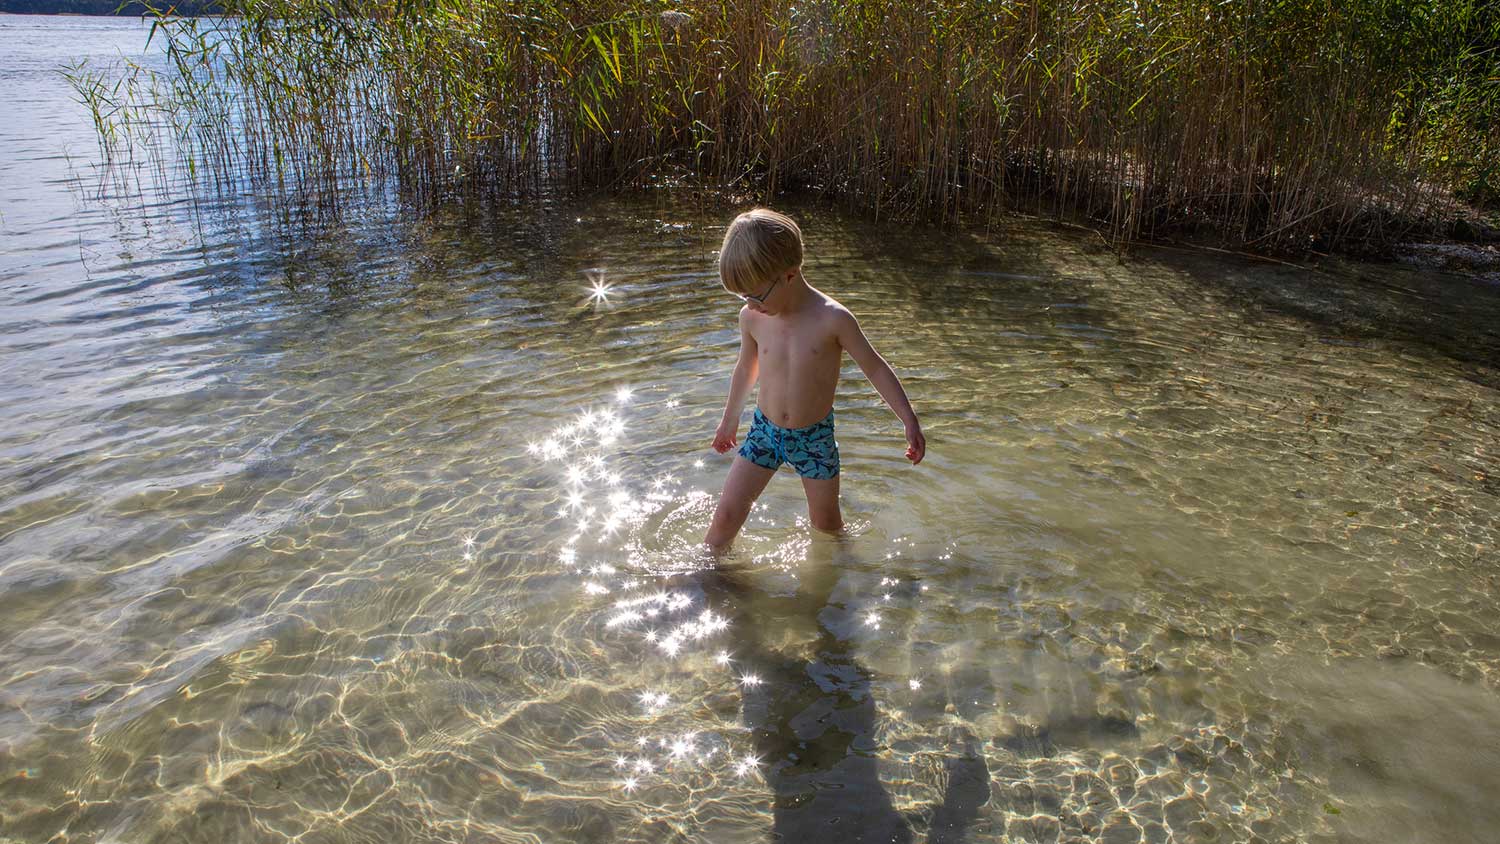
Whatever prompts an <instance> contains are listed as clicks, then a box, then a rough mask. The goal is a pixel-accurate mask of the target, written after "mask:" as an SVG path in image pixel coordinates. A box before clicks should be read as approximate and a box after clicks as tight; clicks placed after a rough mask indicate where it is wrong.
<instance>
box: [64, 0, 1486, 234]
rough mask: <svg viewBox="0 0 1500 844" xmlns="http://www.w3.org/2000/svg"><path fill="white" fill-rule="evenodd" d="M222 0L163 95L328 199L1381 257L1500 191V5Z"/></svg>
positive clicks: (258, 172)
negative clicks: (779, 203) (516, 201)
mask: <svg viewBox="0 0 1500 844" xmlns="http://www.w3.org/2000/svg"><path fill="white" fill-rule="evenodd" d="M224 6H225V8H226V10H227V11H228V12H229V15H230V16H228V17H216V18H171V17H162V18H160V19H159V20H158V21H157V25H156V27H154V29H153V35H154V37H156V38H163V37H164V38H165V39H166V40H167V43H168V52H169V55H170V57H171V59H172V67H173V68H174V78H173V79H171V81H170V82H169V83H167V84H161V85H158V87H157V89H156V90H157V100H158V101H157V103H156V107H157V108H159V109H164V110H166V111H167V112H168V113H170V114H171V115H172V120H171V121H170V125H172V126H174V127H176V131H177V132H178V134H179V136H180V137H181V139H183V140H188V141H190V142H191V143H190V145H189V146H190V148H191V155H192V160H193V163H194V165H195V168H197V171H198V172H200V173H204V174H212V175H214V176H216V177H218V178H219V179H228V180H235V179H241V178H250V179H255V180H260V181H262V182H264V183H265V184H267V185H270V186H272V187H274V188H275V189H276V191H277V192H279V193H281V194H283V195H289V196H297V197H301V198H303V199H304V200H306V199H312V200H313V201H315V202H321V203H329V202H333V201H335V200H334V198H335V197H336V196H337V194H338V190H339V186H340V185H344V184H346V183H347V182H348V181H349V180H351V179H352V180H360V181H364V182H367V183H371V182H373V183H375V184H379V185H388V186H393V187H395V188H397V189H399V190H400V191H401V192H402V195H403V196H405V197H407V198H408V199H410V200H412V201H415V202H417V203H419V204H426V203H430V202H433V201H440V200H442V199H445V198H448V197H451V196H454V195H456V194H457V195H505V196H513V195H525V194H528V193H533V192H540V191H546V190H553V189H557V188H558V187H560V186H562V187H568V186H571V187H609V188H619V187H633V186H650V185H657V184H663V183H673V184H693V185H704V186H710V187H714V188H727V189H731V190H739V191H745V192H749V193H753V194H755V195H758V196H762V197H769V196H771V195H774V194H776V193H777V192H780V191H783V190H803V191H813V192H817V193H820V194H824V195H829V196H833V197H837V198H839V199H841V200H843V201H846V202H848V203H850V204H853V205H856V206H860V207H865V208H867V209H869V210H870V211H872V212H874V213H876V214H878V215H881V216H905V217H923V218H929V219H957V218H961V217H964V216H966V215H971V214H988V213H992V212H995V211H999V210H1004V209H1007V208H1021V209H1027V210H1033V211H1040V212H1041V213H1045V214H1049V215H1054V214H1055V215H1058V216H1070V217H1081V218H1083V219H1086V220H1088V221H1089V222H1090V223H1091V224H1092V225H1095V226H1097V227H1099V228H1100V229H1102V230H1103V231H1104V232H1105V233H1106V234H1107V235H1108V236H1109V237H1110V238H1111V239H1112V240H1113V241H1115V242H1116V243H1126V242H1129V241H1131V240H1135V239H1138V238H1142V237H1148V238H1149V237H1160V236H1164V235H1168V234H1174V233H1179V232H1195V231H1200V232H1207V233H1211V234H1212V235H1213V236H1215V237H1217V238H1219V239H1222V240H1226V241H1228V242H1230V243H1234V244H1237V245H1240V246H1243V247H1246V248H1252V249H1257V250H1268V251H1269V250H1303V249H1361V248H1378V247H1380V246H1381V245H1383V244H1386V243H1389V242H1390V240H1391V239H1392V238H1394V237H1397V236H1400V235H1402V234H1406V233H1409V232H1410V231H1411V230H1412V229H1413V227H1418V226H1429V227H1430V226H1434V225H1441V224H1442V223H1443V221H1444V220H1447V219H1449V218H1450V217H1451V216H1452V214H1453V213H1454V209H1455V208H1456V207H1458V205H1457V204H1458V203H1461V202H1470V203H1493V202H1495V201H1496V199H1497V191H1500V71H1497V70H1496V67H1500V58H1497V56H1500V54H1497V48H1500V9H1497V5H1496V4H1493V3H1491V2H1488V0H1421V2H1408V1H1407V0H1346V2H1337V3H1330V2H1327V0H998V1H997V2H990V1H989V0H859V2H843V0H682V2H670V3H669V2H627V0H618V2H608V0H581V2H565V3H564V2H557V0H519V1H518V0H415V2H413V0H375V2H373V3H359V4H356V3H353V2H352V0H227V2H225V3H224ZM80 78H81V79H83V83H87V82H88V79H87V78H85V77H83V76H80ZM94 81H95V82H97V81H98V80H97V79H95V80H94ZM96 91H97V86H96ZM96 114H97V107H96Z"/></svg>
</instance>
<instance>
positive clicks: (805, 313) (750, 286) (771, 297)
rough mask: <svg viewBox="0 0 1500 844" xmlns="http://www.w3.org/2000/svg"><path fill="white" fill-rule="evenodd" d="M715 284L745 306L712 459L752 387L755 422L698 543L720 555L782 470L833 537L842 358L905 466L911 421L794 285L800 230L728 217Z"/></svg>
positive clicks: (919, 443) (810, 291)
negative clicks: (894, 429)
mask: <svg viewBox="0 0 1500 844" xmlns="http://www.w3.org/2000/svg"><path fill="white" fill-rule="evenodd" d="M719 278H720V280H721V281H722V282H723V284H724V288H725V289H726V290H728V291H729V292H730V293H733V294H735V295H737V296H739V297H740V299H741V300H742V301H744V303H745V306H744V307H742V308H740V356H739V360H738V361H737V362H736V363H735V365H734V375H733V377H732V378H731V379H730V381H729V402H728V404H726V405H725V407H724V419H723V421H721V422H720V423H719V430H718V431H717V432H715V433H714V450H715V451H717V452H718V453H720V454H723V453H724V452H726V451H728V450H729V449H731V448H734V447H735V445H736V441H735V435H736V433H738V431H739V427H740V411H741V409H742V408H743V407H744V405H745V399H746V397H747V396H748V395H749V393H750V388H751V387H752V386H754V385H755V382H756V380H757V379H759V381H760V395H759V397H758V398H757V400H756V404H757V407H756V409H755V421H754V422H753V423H752V424H751V426H750V433H749V434H748V435H746V437H745V443H744V445H741V446H740V450H739V456H738V457H736V458H735V461H734V465H733V466H731V467H730V469H729V477H728V478H726V479H725V481H724V492H723V493H722V494H721V495H720V496H719V507H718V510H717V511H715V513H714V520H713V524H712V525H710V526H709V528H708V535H707V536H706V537H704V540H703V541H704V543H705V544H707V545H708V547H709V548H710V549H711V550H713V551H714V552H716V553H718V552H722V551H724V550H726V549H727V548H728V547H729V545H730V543H732V542H733V541H734V537H735V536H736V535H737V534H738V533H739V532H740V527H742V526H743V525H744V524H745V518H746V517H747V516H749V515H750V505H751V504H754V503H755V499H756V498H757V497H759V496H760V493H761V491H762V490H764V489H765V488H766V483H767V482H769V481H770V480H771V476H772V475H774V474H776V470H777V469H778V468H780V466H781V464H782V463H790V464H791V465H792V468H793V469H796V470H797V474H798V475H800V476H801V477H802V489H803V491H804V492H805V493H806V494H807V512H808V516H809V517H811V520H812V525H813V527H815V528H817V529H818V530H824V531H837V530H839V529H840V528H842V527H843V526H844V520H843V517H842V516H841V515H840V514H839V446H838V442H836V441H835V440H834V438H833V395H834V389H835V388H836V387H837V386H838V382H839V365H840V363H841V362H842V358H843V353H844V352H848V353H849V357H851V358H853V359H854V362H855V363H857V364H859V368H860V369H861V370H863V371H864V373H865V377H866V378H868V379H870V383H871V384H873V385H874V386H875V389H876V391H877V392H879V393H880V397H881V398H883V399H885V403H886V404H887V405H889V406H890V408H891V410H893V411H895V413H896V416H897V417H899V418H900V419H901V423H902V424H903V425H905V426H906V446H907V448H906V459H907V460H910V461H911V462H912V463H913V464H917V463H920V462H922V456H923V455H924V454H925V453H926V451H927V441H926V439H924V438H923V436H922V426H921V425H920V424H918V422H917V414H916V413H915V412H913V411H912V409H911V402H910V401H908V400H907V398H906V391H905V390H903V389H901V382H900V381H899V380H897V378H896V373H894V372H892V371H891V367H890V364H888V363H886V362H885V359H884V358H882V357H881V356H880V355H879V353H877V352H876V351H875V349H874V348H872V347H871V346H870V341H868V340H866V339H865V335H864V333H863V332H861V331H860V330H859V323H858V322H856V321H855V319H854V315H853V314H851V313H849V310H848V309H847V308H845V307H844V306H843V305H840V304H839V303H838V302H835V301H834V300H833V299H832V298H831V297H829V296H827V295H825V294H824V293H822V292H821V291H819V290H818V289H816V288H814V287H813V286H812V285H810V284H808V283H807V280H806V279H805V278H803V277H802V230H801V229H799V228H798V227H797V224H796V223H794V222H792V220H791V218H789V217H786V216H784V215H782V214H778V213H776V212H775V211H771V210H769V209H766V208H756V209H754V210H752V211H747V212H745V213H744V214H741V215H739V216H738V217H736V218H734V222H732V223H730V224H729V231H727V232H726V233H725V234H724V245H723V247H722V248H721V249H720V251H719Z"/></svg>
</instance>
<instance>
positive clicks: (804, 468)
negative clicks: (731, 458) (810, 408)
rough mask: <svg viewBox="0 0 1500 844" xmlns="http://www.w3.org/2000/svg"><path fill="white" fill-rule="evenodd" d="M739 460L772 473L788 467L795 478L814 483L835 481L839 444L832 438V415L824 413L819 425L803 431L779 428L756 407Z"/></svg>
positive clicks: (837, 472) (801, 429)
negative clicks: (811, 480) (792, 470)
mask: <svg viewBox="0 0 1500 844" xmlns="http://www.w3.org/2000/svg"><path fill="white" fill-rule="evenodd" d="M740 456H741V457H743V458H745V459H746V460H749V461H750V462H751V463H754V464H755V465H757V466H761V467H763V468H766V469H771V470H773V471H774V470H776V469H780V468H781V464H783V463H790V464H792V468H793V469H796V470H797V474H799V475H801V476H802V477H804V478H812V479H813V480H815V481H824V480H828V479H829V478H836V477H838V474H839V444H838V441H837V440H835V439H834V438H833V411H831V410H830V411H828V415H827V416H825V417H823V421H822V422H818V423H817V424H814V425H808V426H807V427H806V428H783V427H781V426H780V425H777V424H776V423H774V422H772V421H771V420H769V419H767V418H766V415H765V414H764V413H761V412H760V408H758V407H757V408H756V409H755V421H754V422H752V423H751V424H750V433H749V434H747V435H746V436H745V442H744V443H742V444H741V445H740Z"/></svg>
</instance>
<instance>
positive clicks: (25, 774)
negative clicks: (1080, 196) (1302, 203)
mask: <svg viewBox="0 0 1500 844" xmlns="http://www.w3.org/2000/svg"><path fill="white" fill-rule="evenodd" d="M145 35H146V28H145V26H143V25H141V24H140V23H139V22H136V21H127V20H101V19H92V18H41V17H22V16H0V113H3V114H4V115H5V119H4V120H3V121H0V841H4V842H7V844H8V843H9V842H12V841H15V842H21V841H25V842H32V841H60V842H61V841H68V842H72V841H89V842H92V841H100V842H103V841H131V842H147V841H282V840H286V839H289V838H295V839H297V840H300V841H305V842H325V841H327V842H332V841H475V842H479V841H484V842H492V841H505V842H558V841H578V842H614V841H640V842H662V841H705V842H739V841H764V840H768V839H769V838H770V837H771V836H772V835H773V833H774V834H779V835H781V836H782V838H783V840H787V841H799V842H800V841H823V840H835V839H839V840H850V841H859V840H864V841H906V840H929V841H949V842H952V841H963V840H967V841H976V842H977V841H1005V840H1008V841H1015V842H1053V841H1098V842H1109V844H1120V843H1121V842H1142V841H1144V842H1166V841H1175V842H1199V841H1203V842H1207V841H1216V842H1229V841H1232V842H1291V841H1297V842H1302V841H1326V842H1371V844H1375V843H1376V842H1380V844H1386V843H1387V842H1399V841H1442V842H1467V841H1473V842H1481V841H1492V840H1493V838H1494V830H1495V829H1496V828H1497V827H1500V804H1497V802H1496V801H1495V800H1494V795H1495V794H1497V793H1500V696H1497V689H1500V634H1497V633H1496V606H1497V599H1500V567H1497V554H1496V546H1497V543H1500V535H1497V527H1496V517H1495V515H1494V514H1495V512H1496V510H1497V506H1500V465H1497V451H1496V443H1497V442H1500V400H1497V399H1500V396H1497V389H1500V377H1497V371H1496V368H1495V364H1496V361H1497V360H1500V355H1497V351H1500V335H1497V330H1500V329H1497V326H1500V293H1497V291H1496V289H1494V288H1493V287H1487V286H1485V285H1483V284H1482V283H1480V282H1476V281H1474V280H1472V279H1468V278H1465V277H1462V276H1450V275H1441V274H1434V273H1424V272H1417V271H1414V270H1408V269H1403V268H1399V267H1389V266H1374V265H1363V264H1356V263H1340V262H1326V263H1325V264H1324V265H1323V266H1321V267H1320V268H1318V269H1315V270H1303V269H1297V268H1293V267H1288V266H1281V265H1277V264H1272V263H1256V262H1248V261H1240V260H1237V259H1236V260H1232V259H1229V258H1226V257H1225V256H1221V255H1214V254H1211V253H1191V252H1178V251H1164V250H1162V251H1152V250H1146V251H1143V252H1141V253H1140V254H1139V255H1137V256H1136V257H1134V258H1132V259H1131V260H1129V261H1126V262H1121V261H1119V260H1117V259H1116V258H1115V257H1114V256H1113V255H1111V254H1109V253H1108V252H1106V251H1104V250H1103V249H1101V248H1100V247H1099V245H1098V243H1097V242H1096V241H1093V240H1090V239H1089V238H1088V237H1085V236H1082V235H1078V234H1075V233H1073V232H1066V231H1055V230H1052V229H1049V228H1048V227H1046V226H1037V225H1029V224H1021V223H1017V224H1015V225H1013V226H1009V227H1006V228H1004V229H999V230H995V231H990V232H984V231H971V232H951V231H938V230H928V229H918V230H906V229H903V228H901V227H896V226H891V225H886V224H875V223H870V222H866V221H862V220H859V219H857V218H853V217H848V216H843V215H839V214H836V213H833V212H830V211H827V210H823V209H819V208H817V207H814V206H810V205H797V204H792V205H790V206H789V207H790V209H791V210H792V211H793V212H794V213H795V214H796V215H797V216H798V217H799V218H800V219H801V220H802V222H803V224H804V228H805V232H806V235H807V251H808V255H809V261H808V265H807V274H808V276H809V279H810V280H811V281H812V282H813V283H814V284H815V285H818V286H819V287H821V288H823V289H824V290H826V291H828V292H830V293H831V294H833V295H834V296H836V297H838V298H840V299H841V300H842V301H843V302H845V303H846V304H847V305H849V306H850V307H851V308H852V309H853V310H854V311H855V313H856V314H858V315H859V316H860V319H861V322H862V325H863V327H864V329H865V331H866V333H867V334H868V335H869V336H870V337H871V338H872V340H873V341H874V343H875V345H876V346H877V348H879V349H880V350H881V351H882V352H883V353H884V354H885V355H886V357H887V358H889V359H890V361H891V362H892V363H893V364H894V366H895V367H896V369H897V371H898V372H899V373H900V374H901V376H902V378H903V381H904V383H905V385H906V388H907V390H908V392H909V393H910V394H911V395H912V397H913V400H914V402H915V404H916V406H917V408H918V410H919V412H920V413H921V415H922V419H923V422H924V426H925V428H926V431H927V437H928V442H929V453H928V457H927V460H926V461H924V462H923V464H922V465H921V466H920V467H916V468H913V467H911V466H909V465H907V464H906V462H905V461H904V460H903V459H902V451H903V450H904V447H905V446H904V442H903V440H902V438H901V430H900V426H899V424H897V422H896V420H895V419H894V418H893V417H892V416H891V414H890V413H889V411H887V410H886V409H885V408H884V406H883V405H882V404H881V402H880V399H879V397H878V396H877V395H876V394H875V392H874V391H873V390H872V389H871V388H870V386H869V385H868V384H867V383H866V382H865V381H864V380H863V378H862V377H861V376H860V374H859V372H858V370H857V369H856V368H854V367H853V365H852V364H851V365H850V366H849V368H847V369H846V378H845V382H844V384H843V386H842V392H841V398H840V403H839V411H838V413H839V415H838V425H839V428H838V437H839V443H840V446H841V450H842V452H843V455H844V500H845V512H846V516H847V517H848V518H850V520H851V525H852V530H851V535H849V536H847V537H845V538H841V539H832V538H828V537H823V536H819V535H815V534H814V533H813V532H812V531H810V530H809V528H808V527H807V524H806V519H805V516H804V515H803V509H802V508H803V502H802V497H801V492H800V488H799V485H798V484H797V483H796V482H795V479H794V478H793V477H791V476H784V477H780V478H777V479H776V480H775V481H774V482H773V483H772V485H771V487H770V488H769V490H768V492H767V494H766V495H765V496H764V497H763V499H762V504H761V506H760V507H759V508H758V509H757V511H756V512H755V514H754V515H753V517H752V519H751V523H750V524H749V525H748V526H747V529H746V533H745V535H744V536H743V538H742V540H741V542H740V544H739V546H738V549H737V552H736V554H735V556H734V557H733V558H732V559H731V560H730V561H729V563H728V564H726V565H724V566H722V567H720V568H717V569H712V568H705V567H704V566H703V565H702V559H701V558H700V557H699V556H698V554H697V553H696V551H695V549H694V546H695V544H696V543H697V541H698V540H699V539H700V538H701V536H702V534H703V531H704V529H705V528H706V526H707V523H708V519H709V516H710V514H711V512H712V507H713V502H714V498H715V496H716V495H717V492H718V488H719V485H720V483H721V482H722V479H723V476H724V473H725V470H726V468H727V465H728V463H727V461H726V458H723V457H719V456H717V455H715V454H713V453H712V451H711V450H710V449H709V447H708V446H709V441H710V439H711V437H712V434H713V430H714V426H715V423H716V420H717V418H718V415H719V413H720V411H721V407H722V402H723V397H724V392H725V389H726V387H727V384H728V379H729V368H730V366H731V365H732V363H733V360H734V356H735V353H736V350H737V342H738V337H737V333H736V330H735V322H734V311H735V307H734V302H733V301H732V300H731V299H730V297H728V296H727V295H725V294H724V293H722V292H721V291H720V290H719V289H718V288H717V281H716V277H715V272H714V263H713V260H714V255H713V250H714V249H715V248H716V245H717V242H718V240H719V239H720V237H721V236H722V231H723V229H722V227H723V224H724V222H725V221H726V220H727V218H728V216H729V215H730V214H731V213H732V210H733V209H730V208H727V207H722V206H716V205H706V204H702V203H694V202H687V201H680V200H675V199H672V198H670V197H656V196H646V197H642V198H637V199H628V200H627V199H598V200H591V201H578V202H560V201H544V202H537V203H532V204H525V205H520V206H516V207H513V208H499V209H496V208H490V209H469V210H465V209H459V208H455V209H452V210H450V211H447V212H444V213H440V214H438V215H436V216H435V217H433V218H431V219H427V220H421V221H419V220H417V219H416V218H415V217H414V216H413V215H411V214H410V213H407V212H404V211H402V210H401V209H400V207H399V205H397V204H396V203H388V202H383V201H375V200H366V201H364V202H363V204H356V205H354V206H353V207H352V209H351V211H350V213H349V214H348V215H347V217H346V222H345V224H344V226H343V227H342V228H341V229H338V230H331V231H325V232H323V233H322V234H320V235H319V236H316V237H312V238H308V239H299V240H288V239H287V238H286V237H285V236H284V235H283V234H282V233H279V229H278V227H277V225H276V222H275V218H274V216H273V215H272V214H271V212H269V211H267V210H264V208H265V207H266V206H264V205H262V204H260V203H257V202H256V201H255V200H254V197H245V196H238V197H234V198H232V199H223V198H220V199H214V198H212V197H206V196H200V198H199V201H198V202H196V203H194V202H192V201H190V199H189V197H188V195H185V194H181V193H166V192H159V191H157V190H154V189H153V188H152V187H151V184H153V181H152V178H153V177H152V175H151V172H150V167H149V166H148V163H147V162H142V163H141V165H140V166H139V167H138V168H137V169H135V170H131V168H129V167H126V168H124V172H125V173H126V175H127V176H129V177H128V178H125V179H123V180H122V179H121V178H120V171H119V170H117V171H115V172H114V173H113V175H104V174H102V172H101V171H100V170H99V169H98V167H97V164H98V154H97V148H96V144H95V141H94V138H93V134H92V129H91V126H90V123H89V120H88V116H87V114H86V113H85V112H84V110H83V109H82V107H81V106H79V105H77V104H76V103H74V102H72V101H71V100H70V93H69V91H68V89H67V87H66V84H65V82H64V81H63V79H62V77H61V76H60V74H59V72H58V67H59V66H60V65H62V64H63V63H64V62H66V61H69V60H71V59H74V58H77V57H80V56H87V57H90V58H91V59H93V60H94V61H96V62H101V63H104V64H108V63H109V62H111V61H118V60H119V59H120V57H121V56H122V55H123V56H126V57H130V58H133V59H135V60H139V61H143V62H146V63H148V64H149V63H152V62H159V57H157V56H151V55H145V56H143V55H141V48H142V45H143V44H144V42H145ZM132 173H133V174H135V176H138V177H139V178H138V179H137V178H135V176H130V174H132ZM596 289H600V290H606V292H604V293H601V294H599V295H595V294H594V293H593V292H592V291H594V290H596ZM743 431H744V429H743V428H742V433H743Z"/></svg>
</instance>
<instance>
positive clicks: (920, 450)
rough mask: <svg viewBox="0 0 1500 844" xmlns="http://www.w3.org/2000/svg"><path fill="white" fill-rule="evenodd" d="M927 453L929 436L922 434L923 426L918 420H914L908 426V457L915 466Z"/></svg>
mask: <svg viewBox="0 0 1500 844" xmlns="http://www.w3.org/2000/svg"><path fill="white" fill-rule="evenodd" d="M926 454H927V438H926V437H924V436H922V426H921V424H920V423H918V422H917V421H916V420H912V423H911V424H910V425H907V426H906V459H907V460H910V461H911V465H913V466H915V465H917V464H918V463H921V462H922V457H923V456H924V455H926Z"/></svg>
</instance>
